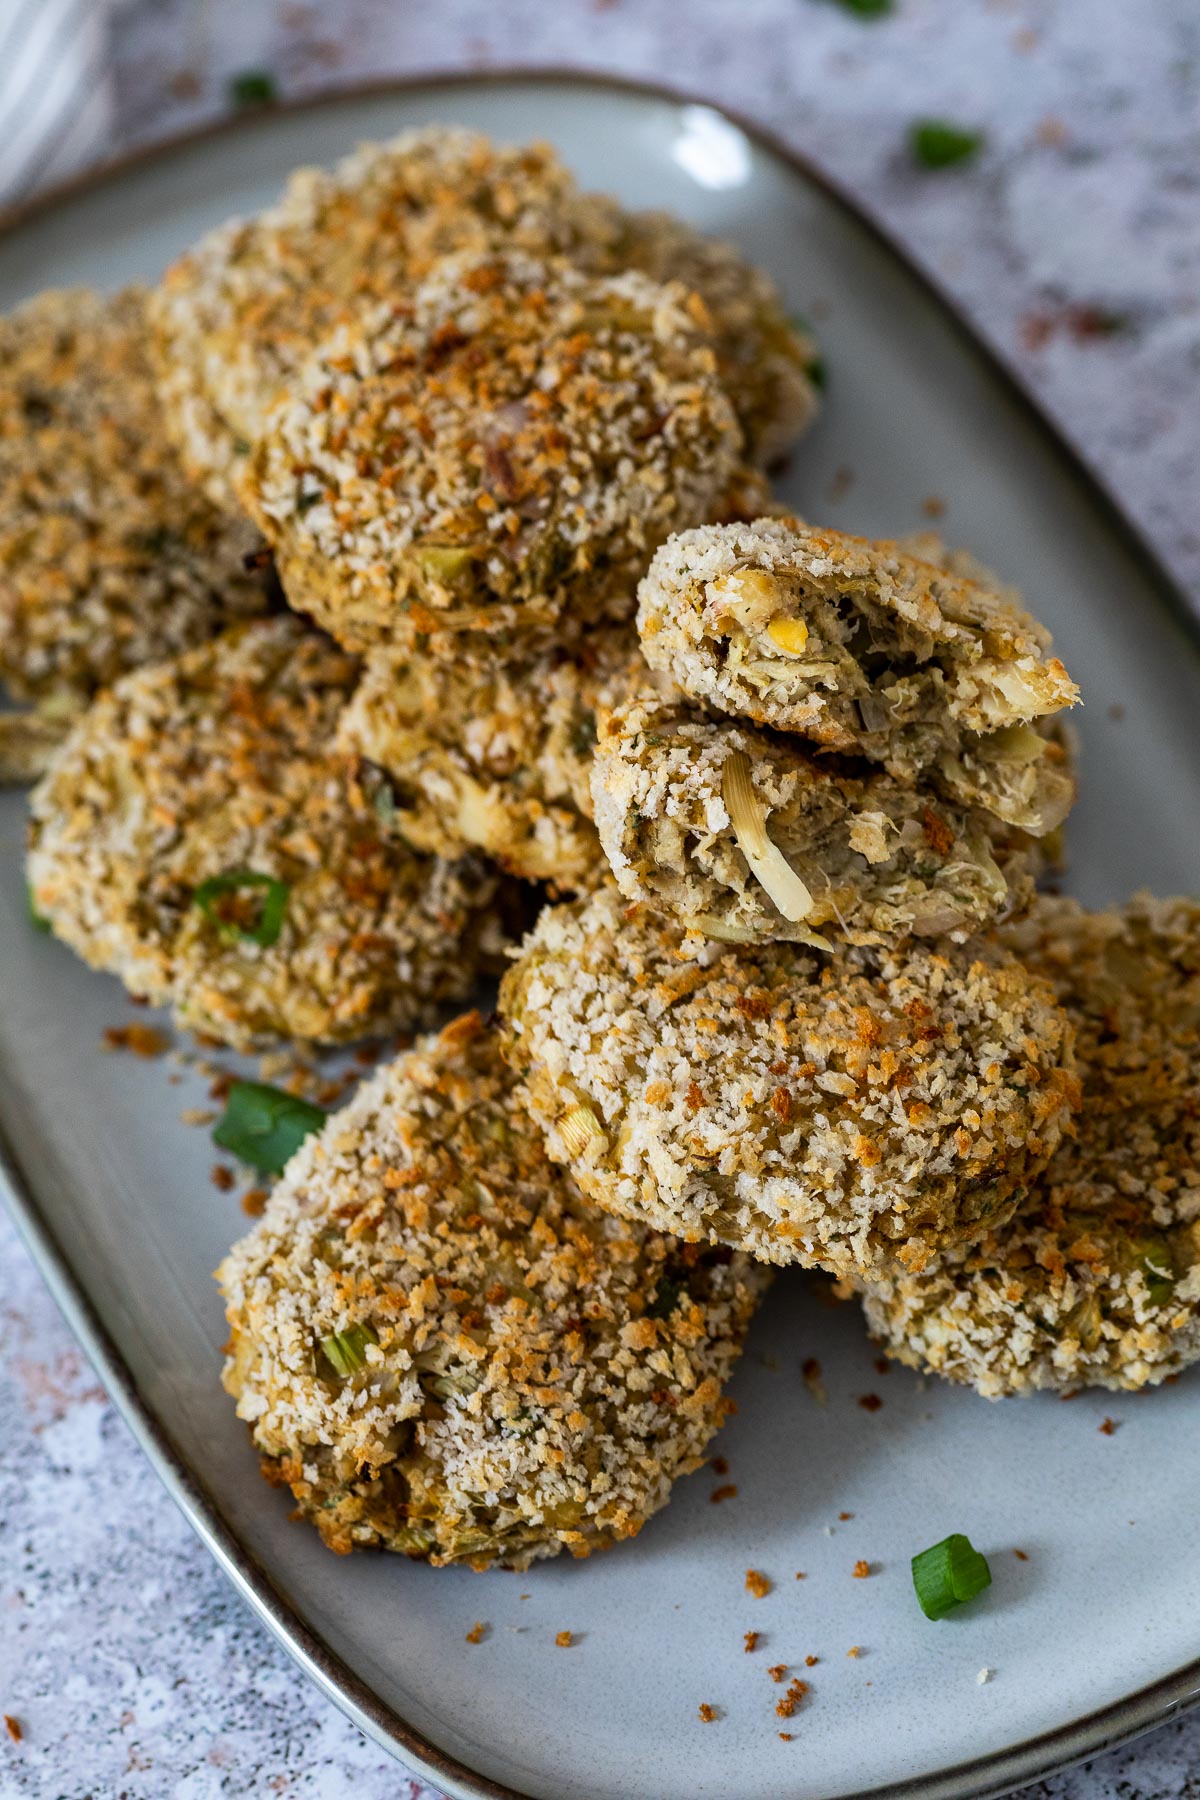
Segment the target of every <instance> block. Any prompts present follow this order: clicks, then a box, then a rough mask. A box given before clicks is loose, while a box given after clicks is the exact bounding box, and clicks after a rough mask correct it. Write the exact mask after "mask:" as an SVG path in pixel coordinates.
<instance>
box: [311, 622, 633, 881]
mask: <svg viewBox="0 0 1200 1800" xmlns="http://www.w3.org/2000/svg"><path fill="white" fill-rule="evenodd" d="M649 681H650V671H649V670H648V669H647V667H646V663H645V660H644V658H643V656H642V652H641V648H640V646H639V644H638V639H637V633H636V632H635V631H634V629H633V627H632V625H629V624H626V625H607V626H604V625H602V626H599V627H597V628H596V629H595V630H594V631H593V632H591V633H590V634H589V635H588V637H587V638H586V639H584V640H582V641H581V643H580V644H579V645H578V646H576V647H575V648H574V649H573V650H572V651H570V652H568V651H566V650H565V649H564V648H563V647H561V646H558V647H554V648H547V649H543V650H535V651H532V652H530V653H529V654H527V655H525V656H522V657H519V658H517V659H514V660H509V661H505V662H496V661H493V660H477V659H475V658H470V657H467V658H459V659H456V660H453V661H450V660H446V659H442V658H436V657H430V656H414V657H402V656H397V655H393V654H391V653H389V652H388V651H377V652H376V653H375V654H374V655H373V656H370V657H368V659H367V662H366V667H365V669H364V671H363V678H362V681H361V682H360V684H359V687H358V690H357V692H356V693H355V695H354V698H353V700H352V701H351V702H350V705H349V706H348V707H347V709H346V712H345V713H344V714H343V717H342V723H341V730H340V741H341V743H342V745H343V747H344V748H345V749H347V750H348V751H350V752H352V753H353V754H354V755H356V756H357V757H359V758H361V759H362V761H361V763H360V779H361V781H362V784H363V787H364V789H365V790H366V791H367V793H368V794H369V795H370V797H371V798H372V801H373V803H374V805H375V808H376V811H377V813H378V815H379V817H380V818H381V819H382V820H383V821H384V823H385V824H387V825H388V827H389V828H394V829H395V830H397V831H399V832H400V833H401V835H402V836H403V837H405V838H406V839H407V840H408V842H409V843H411V844H415V845H416V847H417V848H418V849H420V850H429V851H433V852H436V853H437V854H438V855H440V856H461V855H463V854H464V852H466V851H467V850H469V849H472V848H476V849H480V850H484V851H486V852H487V853H488V855H489V856H491V857H493V858H494V859H495V860H496V861H497V862H499V863H501V864H503V866H504V867H505V868H507V869H508V870H510V871H511V872H512V873H513V874H515V875H520V876H523V877H524V878H525V879H526V880H527V881H548V882H551V883H553V884H554V886H555V887H556V888H557V889H559V890H560V891H562V892H564V893H569V892H571V891H573V890H575V889H578V888H583V887H589V886H594V885H595V883H596V881H597V880H598V879H599V877H600V875H601V874H602V873H603V872H604V868H605V863H604V856H603V853H602V852H601V849H600V843H599V839H598V838H597V836H596V829H595V826H594V825H593V824H592V798H591V789H590V786H589V774H590V771H591V763H592V754H593V750H594V747H595V743H596V729H597V726H596V718H597V713H598V711H599V710H600V709H602V708H608V707H613V706H617V705H619V704H620V702H621V701H622V700H623V699H625V698H626V697H627V696H628V695H629V694H630V693H633V692H635V691H636V690H637V689H638V688H639V687H641V686H644V685H646V684H647V683H648V682H649Z"/></svg>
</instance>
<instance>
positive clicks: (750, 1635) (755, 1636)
mask: <svg viewBox="0 0 1200 1800" xmlns="http://www.w3.org/2000/svg"><path fill="white" fill-rule="evenodd" d="M761 1635H762V1633H761V1632H758V1631H748V1632H747V1633H746V1637H745V1643H744V1646H743V1647H744V1649H745V1651H746V1654H747V1655H749V1654H750V1652H751V1651H752V1650H757V1649H758V1640H759V1638H760V1637H761Z"/></svg>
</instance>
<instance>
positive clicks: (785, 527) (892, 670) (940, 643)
mask: <svg viewBox="0 0 1200 1800" xmlns="http://www.w3.org/2000/svg"><path fill="white" fill-rule="evenodd" d="M973 566H975V567H976V569H977V568H978V566H977V565H973ZM979 573H982V571H979ZM638 629H639V631H640V632H641V636H642V645H643V648H644V649H645V652H646V656H647V659H648V660H649V662H650V663H651V664H652V665H653V666H654V667H655V668H656V669H660V670H662V671H663V672H664V673H666V674H668V675H669V676H670V677H671V678H672V680H674V681H675V682H677V683H678V685H679V686H680V687H681V688H683V690H684V691H685V692H686V693H688V694H690V695H692V696H693V697H694V698H695V699H698V700H701V701H703V702H705V703H707V704H708V705H711V706H715V707H717V708H719V709H720V710H721V711H722V712H726V713H732V714H734V715H736V716H739V717H743V718H747V719H750V720H752V721H753V722H754V723H755V724H758V725H769V726H772V727H774V728H776V729H778V730H782V731H792V732H798V733H800V734H802V735H803V736H805V737H807V738H810V739H811V740H812V741H813V742H814V743H815V744H817V745H819V746H821V747H822V748H824V749H828V750H835V751H841V752H843V753H846V754H851V755H858V756H865V757H867V758H869V759H870V760H871V761H872V762H878V763H882V764H883V766H884V767H885V768H886V769H887V770H888V772H889V773H890V774H892V775H893V776H895V777H896V779H897V780H899V781H907V782H910V783H911V782H914V781H915V780H917V779H918V777H919V776H920V775H921V774H922V773H923V772H924V771H926V770H929V771H930V772H931V773H932V774H933V775H935V776H936V777H937V778H938V779H939V780H940V781H941V782H942V784H943V785H944V786H945V787H946V788H947V789H948V790H949V791H950V792H952V793H954V794H955V796H956V797H957V798H959V799H961V800H963V801H965V802H967V803H970V804H986V805H987V806H988V807H989V809H990V810H991V811H993V812H994V813H995V814H996V815H997V817H998V818H1001V819H1003V820H1004V821H1005V822H1006V823H1008V824H1011V825H1017V826H1020V827H1021V828H1022V829H1024V830H1026V831H1029V832H1031V833H1032V834H1033V835H1035V836H1041V835H1042V834H1043V833H1045V832H1048V831H1052V830H1053V829H1054V828H1055V826H1057V825H1058V824H1060V823H1061V821H1062V818H1063V816H1064V815H1065V812H1066V810H1067V808H1068V807H1069V805H1070V803H1071V799H1072V797H1073V788H1072V786H1071V783H1070V782H1069V780H1065V779H1064V778H1063V776H1062V773H1061V770H1060V769H1059V768H1058V766H1057V764H1056V761H1055V759H1054V757H1053V756H1052V755H1050V754H1048V753H1047V750H1046V740H1045V739H1044V738H1043V736H1042V735H1041V734H1040V733H1039V732H1038V731H1036V730H1033V729H1031V726H1032V724H1033V722H1034V721H1037V720H1043V719H1046V718H1048V717H1049V716H1051V715H1052V714H1054V713H1057V712H1059V711H1060V710H1061V709H1062V708H1064V707H1067V706H1071V705H1073V704H1074V703H1075V701H1076V700H1077V699H1078V697H1079V696H1078V690H1077V689H1076V687H1075V684H1074V683H1073V682H1072V681H1071V679H1070V677H1069V676H1068V674H1067V672H1066V670H1065V669H1064V668H1063V665H1062V663H1061V662H1060V661H1059V660H1058V658H1057V657H1052V656H1050V655H1049V654H1048V652H1049V648H1050V638H1049V635H1048V634H1047V632H1046V631H1045V630H1044V629H1043V628H1042V627H1041V626H1040V625H1038V624H1037V623H1036V621H1035V620H1033V619H1032V618H1030V616H1029V615H1028V614H1027V613H1025V612H1024V611H1023V610H1022V609H1021V607H1020V606H1019V604H1018V603H1017V599H1016V598H1015V597H1014V595H1013V593H1012V592H1011V590H1004V589H1001V588H998V587H996V586H995V585H993V583H992V581H991V580H983V581H981V580H979V579H971V578H969V577H967V576H965V575H962V574H959V573H955V572H954V570H953V569H952V568H943V567H939V566H938V565H937V564H936V563H930V562H924V561H922V560H921V559H920V558H919V557H915V556H913V555H912V554H910V553H909V552H908V551H907V550H905V549H904V548H903V547H902V546H900V545H898V544H894V543H887V542H883V543H871V542H869V541H868V540H867V539H865V538H854V537H846V536H843V535H842V534H841V533H840V532H836V531H825V530H817V529H815V528H813V527H811V526H792V525H789V524H787V523H785V522H783V521H780V520H760V521H758V522H757V523H755V524H753V525H728V526H710V527H708V528H702V529H699V530H694V531H690V532H685V533H682V534H680V535H679V536H677V537H675V538H672V539H671V540H670V541H669V542H668V543H667V544H665V545H663V547H662V548H661V549H660V550H659V551H658V553H657V555H656V556H655V558H654V561H653V562H652V564H651V566H650V569H649V572H648V573H647V575H646V577H645V579H644V580H643V582H642V584H641V588H640V590H639V605H638Z"/></svg>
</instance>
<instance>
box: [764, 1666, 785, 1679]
mask: <svg viewBox="0 0 1200 1800" xmlns="http://www.w3.org/2000/svg"><path fill="white" fill-rule="evenodd" d="M787 1672H788V1666H787V1664H786V1663H772V1664H771V1667H770V1668H769V1669H768V1670H767V1674H768V1675H769V1676H770V1677H771V1680H772V1681H775V1682H779V1681H782V1680H783V1678H784V1676H785V1675H786V1674H787Z"/></svg>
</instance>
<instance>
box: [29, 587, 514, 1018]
mask: <svg viewBox="0 0 1200 1800" xmlns="http://www.w3.org/2000/svg"><path fill="white" fill-rule="evenodd" d="M356 674H357V667H356V664H355V662H354V660H353V659H352V658H351V657H348V656H346V655H345V654H344V653H343V652H342V651H340V650H338V649H336V648H335V647H334V646H333V645H332V644H331V643H330V642H329V640H328V639H327V638H325V637H322V636H321V635H320V634H319V633H318V632H315V631H311V630H308V629H307V628H306V627H305V626H303V625H302V624H301V623H300V621H299V620H297V619H291V618H280V619H276V620H271V621H264V622H262V623H260V624H255V625H248V626H241V627H237V628H235V629H234V630H233V631H231V632H229V633H227V634H226V635H225V636H223V637H221V638H218V639H215V640H214V641H213V642H212V643H211V644H208V645H204V646H202V647H200V648H199V649H196V650H191V651H188V652H187V653H186V654H185V655H183V656H181V657H178V658H176V659H175V660H174V661H172V662H167V663H159V664H157V665H156V666H155V667H154V668H150V669H143V670H140V671H139V672H138V673H136V674H134V675H128V676H126V677H125V679H124V680H123V681H120V682H118V683H117V685H116V686H115V687H114V688H111V689H109V690H108V691H106V692H105V693H103V694H101V695H100V696H99V697H98V698H97V700H96V701H95V702H94V704H93V705H92V707H91V709H90V710H89V711H88V713H87V714H86V715H85V717H84V718H83V720H82V721H81V722H80V723H79V725H77V726H76V728H75V730H74V732H73V733H72V735H71V737H70V738H69V739H68V740H67V742H66V744H65V745H64V746H63V748H62V750H61V751H60V752H59V754H58V756H57V757H56V759H55V761H54V763H53V765H52V767H51V769H50V772H49V773H48V774H47V775H46V777H45V778H44V779H43V781H42V782H41V783H40V784H39V786H38V787H37V788H36V789H35V790H34V793H33V796H32V799H31V813H32V819H31V828H30V832H31V835H30V851H29V880H30V889H31V894H32V897H33V904H34V905H35V906H36V908H37V910H38V912H39V913H41V914H42V915H44V917H45V918H46V919H48V920H49V922H50V925H51V927H52V929H53V930H54V932H55V933H56V934H57V935H58V936H59V937H61V938H62V939H64V940H65V942H67V943H68V944H70V945H71V947H72V949H74V950H75V951H77V952H78V954H79V955H80V956H82V957H83V958H84V960H85V961H86V962H89V963H90V964H91V965H92V967H93V968H100V969H107V970H110V971H111V972H112V973H113V974H115V975H118V976H119V977H120V978H121V980H122V981H123V982H124V983H125V985H126V987H127V988H128V989H129V990H130V992H131V993H133V994H136V995H139V996H144V997H145V998H147V999H150V1000H152V1001H154V1002H155V1003H156V1004H164V1003H165V1004H170V1005H171V1006H172V1007H173V1008H174V1010H175V1014H176V1017H177V1018H178V1020H179V1022H180V1023H181V1024H183V1025H187V1026H190V1027H191V1028H192V1029H193V1030H195V1031H200V1032H204V1033H206V1034H208V1035H209V1036H211V1037H215V1038H220V1039H221V1040H222V1041H224V1042H226V1043H230V1044H234V1045H238V1046H243V1047H244V1046H249V1045H252V1044H255V1043H260V1042H265V1041H269V1040H270V1039H272V1038H279V1037H283V1038H300V1039H307V1040H312V1041H315V1042H321V1043H326V1042H328V1043H336V1042H342V1041H345V1040H346V1039H350V1038H355V1037H362V1036H365V1035H367V1034H368V1033H371V1032H382V1031H387V1030H390V1029H393V1028H397V1029H399V1028H408V1027H410V1026H412V1025H415V1024H424V1023H428V1022H429V1021H430V1020H431V1019H432V1018H434V1017H435V1016H436V1011H437V1008H438V1006H439V1005H441V1004H443V1003H445V1002H454V1001H459V1000H462V999H463V998H464V997H465V996H466V995H467V994H469V993H470V991H471V988H472V986H473V984H474V982H475V980H476V979H477V977H478V975H479V972H480V970H481V968H494V967H495V966H496V959H497V958H498V956H499V954H500V952H501V950H502V948H503V936H502V934H501V932H500V929H499V925H498V923H497V903H498V895H497V883H498V880H499V879H500V878H498V877H497V875H496V874H495V872H494V871H491V870H488V869H487V868H486V867H485V866H484V865H483V864H482V863H481V862H479V861H469V862H463V863H457V864H451V863H445V862H442V861H440V860H439V859H437V858H435V857H428V856H422V855H419V854H418V853H417V852H416V851H414V850H410V849H409V848H408V847H407V845H404V844H402V843H399V842H397V841H394V840H389V839H388V838H387V837H386V836H385V834H384V833H383V832H382V831H381V829H380V827H379V823H378V821H377V819H376V818H375V815H374V814H373V812H372V811H371V810H370V808H369V807H367V806H365V805H364V804H363V803H362V801H361V799H358V798H356V796H355V793H354V791H353V788H352V785H351V784H350V783H349V782H348V781H347V770H346V768H345V765H344V762H343V761H342V760H341V759H339V758H337V757H336V756H335V755H334V754H333V753H332V741H333V736H334V733H335V730H336V727H337V719H338V715H339V713H340V711H341V709H342V707H343V706H344V705H345V702H346V700H347V698H348V696H349V694H350V692H351V690H352V688H353V685H354V681H355V677H356Z"/></svg>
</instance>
